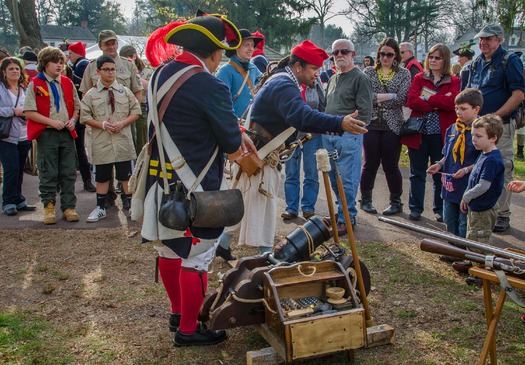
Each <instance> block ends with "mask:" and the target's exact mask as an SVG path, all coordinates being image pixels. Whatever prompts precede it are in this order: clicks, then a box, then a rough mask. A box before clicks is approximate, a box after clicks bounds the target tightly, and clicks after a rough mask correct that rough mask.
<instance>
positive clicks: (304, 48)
mask: <svg viewBox="0 0 525 365" xmlns="http://www.w3.org/2000/svg"><path fill="white" fill-rule="evenodd" d="M292 53H293V54H294V55H296V56H297V57H299V58H300V59H302V60H303V61H306V62H308V63H311V64H312V65H314V66H317V67H322V66H323V61H324V60H326V59H328V57H329V56H328V53H326V52H325V50H324V49H322V48H319V47H317V46H316V45H315V44H314V43H313V42H310V41H309V40H305V41H303V43H301V44H299V45H297V46H295V47H294V48H293V49H292Z"/></svg>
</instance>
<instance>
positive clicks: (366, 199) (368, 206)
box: [360, 190, 377, 214]
mask: <svg viewBox="0 0 525 365" xmlns="http://www.w3.org/2000/svg"><path fill="white" fill-rule="evenodd" d="M360 203H361V209H363V210H364V211H365V212H367V213H370V214H377V209H376V208H374V206H373V205H372V191H371V190H370V191H361V200H360Z"/></svg>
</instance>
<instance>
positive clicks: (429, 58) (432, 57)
mask: <svg viewBox="0 0 525 365" xmlns="http://www.w3.org/2000/svg"><path fill="white" fill-rule="evenodd" d="M442 59H443V57H439V56H428V60H429V61H432V60H436V61H441V60H442Z"/></svg>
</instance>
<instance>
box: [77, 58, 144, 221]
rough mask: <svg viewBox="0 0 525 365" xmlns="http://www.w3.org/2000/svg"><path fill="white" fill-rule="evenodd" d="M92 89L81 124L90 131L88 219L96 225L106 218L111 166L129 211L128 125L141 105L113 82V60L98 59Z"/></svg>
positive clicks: (131, 155)
mask: <svg viewBox="0 0 525 365" xmlns="http://www.w3.org/2000/svg"><path fill="white" fill-rule="evenodd" d="M96 63H97V74H98V75H99V76H100V79H99V81H98V82H97V83H96V85H95V87H93V88H91V89H89V91H88V92H87V93H86V94H85V95H84V97H83V98H82V103H81V114H80V122H81V123H83V124H86V125H88V126H90V127H91V128H92V129H93V131H92V138H91V142H90V143H91V151H92V160H93V165H94V175H95V182H96V185H97V206H96V208H95V209H94V210H93V211H92V212H91V214H90V215H89V217H88V218H87V221H88V222H97V221H99V220H100V219H102V218H105V217H106V209H105V204H106V199H107V195H108V189H109V182H110V180H111V176H112V172H113V166H115V172H116V175H115V176H116V178H117V180H119V181H121V182H122V188H123V190H124V191H123V193H122V195H121V199H122V207H123V208H124V209H125V210H129V208H130V206H131V194H129V191H128V181H129V178H130V176H131V172H132V160H134V159H136V158H137V156H136V154H135V148H134V146H133V138H132V136H131V124H133V123H134V122H135V120H137V118H138V117H139V115H140V114H141V109H140V104H139V102H138V101H137V99H136V98H135V96H134V95H133V93H132V92H131V90H130V89H128V88H127V87H125V86H123V85H121V84H119V83H118V82H117V80H116V75H117V74H116V67H115V61H114V60H113V58H111V57H109V56H104V55H103V56H100V57H99V58H97V61H96Z"/></svg>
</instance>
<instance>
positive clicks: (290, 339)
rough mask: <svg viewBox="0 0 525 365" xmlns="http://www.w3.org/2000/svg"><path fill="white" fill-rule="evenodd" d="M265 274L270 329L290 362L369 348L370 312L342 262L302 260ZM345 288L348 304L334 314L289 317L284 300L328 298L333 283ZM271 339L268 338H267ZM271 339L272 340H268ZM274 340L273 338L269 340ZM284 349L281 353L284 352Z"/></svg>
mask: <svg viewBox="0 0 525 365" xmlns="http://www.w3.org/2000/svg"><path fill="white" fill-rule="evenodd" d="M264 275H265V277H264V299H265V301H266V303H267V306H266V309H265V321H266V322H265V325H266V326H265V327H267V328H268V332H269V333H270V335H272V334H273V337H274V338H273V341H274V342H275V341H277V342H279V344H280V346H274V347H276V350H277V351H278V352H284V353H280V355H281V356H282V357H283V359H285V360H286V362H292V361H296V360H299V359H306V358H310V357H317V356H321V355H327V354H330V353H335V352H340V351H351V350H354V349H357V348H361V347H364V346H366V338H367V337H366V322H365V312H364V309H363V308H362V306H361V305H360V304H358V300H357V297H356V294H355V290H354V288H353V287H352V284H351V281H350V279H349V277H348V274H347V273H346V272H345V270H344V268H343V267H342V266H341V265H340V264H339V263H337V262H333V261H322V262H301V263H297V264H295V265H292V266H283V267H276V268H274V269H271V270H269V271H268V272H266V273H265V274H264ZM334 286H337V287H342V288H344V289H345V293H344V296H343V298H346V299H347V301H346V304H345V305H342V306H337V305H334V306H333V308H332V309H336V311H332V312H329V313H322V312H321V313H316V314H313V315H312V314H309V315H305V316H303V317H300V318H288V316H287V315H286V314H287V313H286V312H287V310H286V309H284V308H283V307H282V305H281V303H282V302H281V300H286V299H294V300H297V299H300V298H305V297H315V298H321V299H323V300H325V298H326V295H325V293H326V289H327V288H329V287H334ZM267 340H268V339H267ZM269 342H270V341H269ZM270 343H272V342H270ZM279 349H280V351H279Z"/></svg>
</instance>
